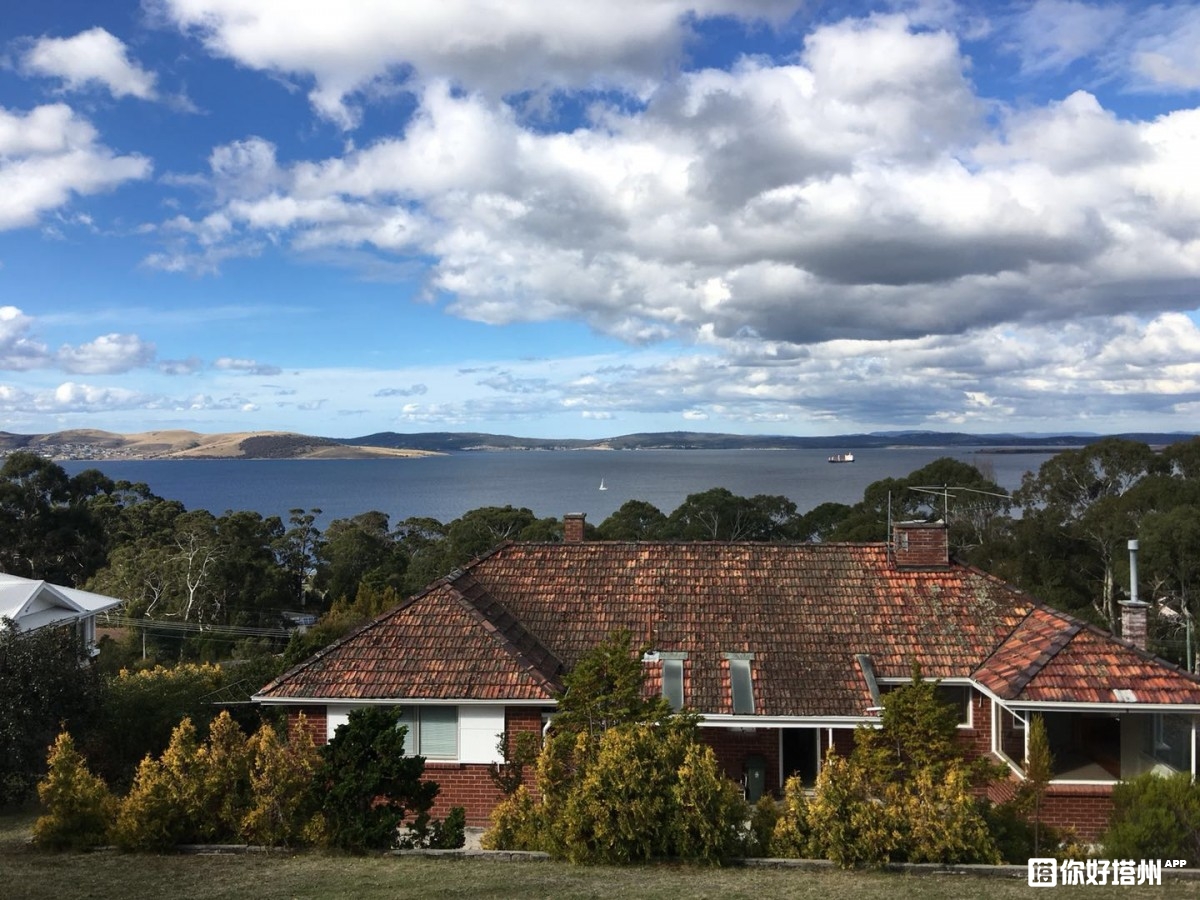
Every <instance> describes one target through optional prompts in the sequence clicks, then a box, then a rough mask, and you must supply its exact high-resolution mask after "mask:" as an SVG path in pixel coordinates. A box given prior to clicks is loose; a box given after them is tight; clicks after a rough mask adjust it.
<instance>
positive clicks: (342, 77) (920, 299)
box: [0, 0, 1200, 437]
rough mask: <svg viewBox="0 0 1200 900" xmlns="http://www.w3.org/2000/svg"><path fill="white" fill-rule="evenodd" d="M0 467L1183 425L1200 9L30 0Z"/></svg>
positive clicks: (10, 126) (7, 100) (0, 124)
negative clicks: (18, 438)
mask: <svg viewBox="0 0 1200 900" xmlns="http://www.w3.org/2000/svg"><path fill="white" fill-rule="evenodd" d="M9 6H10V8H6V11H5V15H4V16H3V17H0V429H3V430H7V431H17V432H45V431H54V430H58V429H61V428H68V427H72V428H74V427H89V428H103V429H108V430H115V431H125V432H130V431H144V430H149V429H157V428H175V427H184V428H192V429H195V430H200V431H242V430H260V429H288V430H296V431H302V432H308V433H316V434H329V435H335V436H351V435H360V434H367V433H371V432H375V431H383V430H395V431H429V430H475V431H493V432H505V433H517V434H525V435H531V436H583V437H595V436H602V435H606V434H619V433H626V432H634V431H646V430H651V431H665V430H676V429H687V430H704V431H735V432H746V433H788V434H820V433H838V432H851V431H869V430H881V429H894V428H930V429H945V430H965V431H1004V430H1011V431H1063V430H1082V431H1092V432H1115V431H1131V430H1157V431H1170V430H1195V428H1196V422H1197V421H1200V326H1198V324H1197V322H1198V320H1200V313H1198V309H1200V290H1198V286H1200V178H1197V177H1196V175H1197V167H1198V166H1200V163H1197V162H1196V160H1198V159H1200V108H1198V103H1200V51H1198V50H1197V47H1200V7H1197V6H1196V5H1195V4H1192V3H1161V4H1154V5H1147V4H1142V3H1127V4H1121V3H1104V4H1097V3H1082V2H1062V0H1039V2H1033V3H1013V4H993V3H986V4H985V3H952V2H941V0H930V2H911V3H909V2H895V3H887V4H867V3H819V4H818V3H801V2H794V0H696V2H686V0H607V2H604V3H596V2H594V0H558V2H555V3H550V4H547V3H544V2H534V0H503V2H499V0H491V2H485V0H438V2H436V3H435V2H413V3H395V2H391V0H356V2H352V3H328V2H324V0H144V2H141V3H138V2H132V0H106V2H101V3H81V2H68V0H45V2H42V3H36V4H35V3H19V4H17V3H14V4H10V5H9Z"/></svg>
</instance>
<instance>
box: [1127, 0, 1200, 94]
mask: <svg viewBox="0 0 1200 900" xmlns="http://www.w3.org/2000/svg"><path fill="white" fill-rule="evenodd" d="M1160 14H1161V16H1162V18H1163V21H1162V23H1161V25H1159V28H1158V30H1157V32H1156V33H1153V34H1149V35H1146V36H1144V37H1141V38H1139V39H1138V41H1137V43H1136V45H1135V46H1134V48H1133V50H1132V65H1133V69H1134V72H1135V73H1136V75H1137V76H1139V77H1140V78H1141V79H1142V80H1143V83H1144V86H1146V87H1151V88H1157V89H1161V90H1181V91H1195V90H1200V53H1198V52H1197V49H1196V48H1197V47H1200V9H1198V8H1197V7H1196V6H1195V5H1193V4H1186V5H1181V6H1179V7H1176V8H1168V9H1166V10H1162V11H1161V13H1160Z"/></svg>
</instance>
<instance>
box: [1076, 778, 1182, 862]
mask: <svg viewBox="0 0 1200 900" xmlns="http://www.w3.org/2000/svg"><path fill="white" fill-rule="evenodd" d="M1100 843H1101V844H1103V845H1104V855H1105V856H1106V857H1108V858H1110V859H1186V860H1188V862H1189V864H1190V865H1196V863H1197V862H1198V861H1200V785H1197V784H1195V783H1194V782H1193V781H1192V778H1191V776H1190V775H1189V774H1188V773H1187V772H1179V773H1177V774H1174V775H1169V776H1161V775H1156V774H1154V773H1152V772H1148V773H1146V774H1145V775H1139V776H1138V777H1137V778H1134V779H1132V780H1131V781H1125V782H1121V783H1120V784H1118V785H1116V787H1114V788H1113V812H1112V818H1110V819H1109V826H1108V830H1107V831H1106V832H1105V833H1104V835H1103V836H1102V837H1101V838H1100Z"/></svg>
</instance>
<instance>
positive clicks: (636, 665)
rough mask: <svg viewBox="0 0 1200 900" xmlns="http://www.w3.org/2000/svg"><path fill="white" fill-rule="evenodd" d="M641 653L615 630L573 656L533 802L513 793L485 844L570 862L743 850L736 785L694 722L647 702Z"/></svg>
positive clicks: (704, 857) (703, 856) (714, 857)
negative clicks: (578, 657) (574, 660)
mask: <svg viewBox="0 0 1200 900" xmlns="http://www.w3.org/2000/svg"><path fill="white" fill-rule="evenodd" d="M640 657H641V653H640V652H635V650H634V648H633V646H632V644H631V638H630V635H629V633H628V632H620V633H617V634H614V635H611V636H610V637H609V638H608V639H607V640H606V641H604V642H603V643H602V644H600V645H599V646H598V647H596V648H595V649H593V650H592V651H590V652H589V653H587V654H585V656H584V657H583V658H582V659H581V660H580V661H579V663H578V664H577V665H576V666H575V669H574V670H573V671H572V673H571V674H570V675H568V676H567V677H566V679H565V681H566V691H565V692H564V694H563V695H562V696H561V697H560V698H559V712H558V715H557V716H556V717H555V719H554V725H553V727H552V728H551V731H550V733H549V735H548V737H547V740H546V743H545V745H544V746H543V748H542V752H541V754H540V756H539V757H538V762H537V773H538V778H537V790H538V796H537V797H536V798H535V797H534V795H533V794H532V793H531V792H530V791H529V790H528V789H526V788H525V787H524V786H523V785H520V786H517V787H516V789H515V790H514V791H513V792H512V793H511V794H510V795H509V796H508V797H506V798H505V800H504V801H503V802H501V804H500V805H499V806H498V807H497V808H496V810H495V811H494V812H493V815H492V828H491V830H490V831H489V832H488V833H487V834H486V835H485V837H484V845H485V846H487V847H490V848H493V849H511V850H544V851H547V852H549V853H551V854H552V855H554V856H558V857H561V858H565V859H568V860H571V861H572V862H577V863H625V862H641V861H645V860H649V859H657V858H679V859H692V860H701V861H705V862H711V863H719V862H721V861H722V860H725V859H729V858H730V857H733V856H737V855H740V854H741V853H742V851H743V841H744V833H743V832H744V823H745V822H746V819H747V817H748V815H749V810H748V808H747V806H746V803H745V801H744V800H743V799H742V796H741V791H740V789H739V788H738V787H737V786H736V785H734V784H733V783H732V782H731V781H729V779H727V778H726V777H725V776H724V774H723V773H722V772H721V769H720V766H719V765H718V764H717V760H716V756H715V755H714V754H713V752H712V749H711V748H709V747H707V746H705V745H703V744H701V743H700V741H699V738H698V736H697V725H698V720H697V719H696V717H695V716H692V715H676V714H673V713H671V711H670V709H669V707H668V706H667V705H666V703H665V701H662V700H661V699H657V698H656V699H647V698H646V697H644V695H643V692H642V687H643V679H644V675H643V669H642V663H641V658H640Z"/></svg>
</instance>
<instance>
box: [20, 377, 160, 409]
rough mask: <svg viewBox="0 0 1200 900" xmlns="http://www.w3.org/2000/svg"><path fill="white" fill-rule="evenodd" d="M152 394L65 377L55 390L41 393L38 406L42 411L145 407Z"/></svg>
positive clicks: (37, 400)
mask: <svg viewBox="0 0 1200 900" xmlns="http://www.w3.org/2000/svg"><path fill="white" fill-rule="evenodd" d="M150 399H151V398H149V397H147V395H145V394H142V393H140V392H138V391H131V390H126V389H124V388H109V387H96V386H94V385H88V384H77V383H75V382H73V381H65V382H63V383H62V384H60V385H59V386H58V387H57V388H55V389H54V391H53V392H45V393H42V394H39V395H37V396H36V398H35V401H34V403H35V406H36V408H37V409H38V410H39V411H42V412H56V413H61V412H97V413H104V412H110V411H112V410H118V409H136V408H139V407H144V406H146V405H147V402H148V401H149V400H150Z"/></svg>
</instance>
